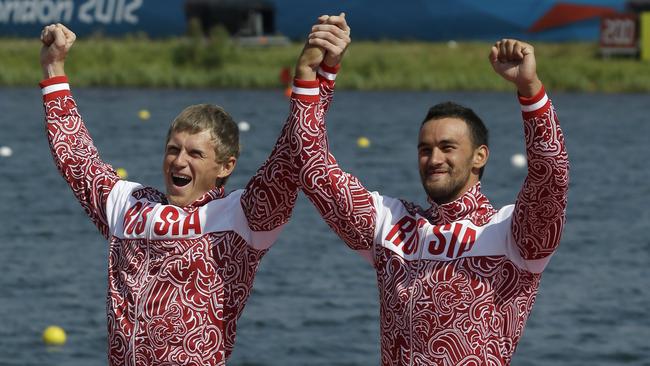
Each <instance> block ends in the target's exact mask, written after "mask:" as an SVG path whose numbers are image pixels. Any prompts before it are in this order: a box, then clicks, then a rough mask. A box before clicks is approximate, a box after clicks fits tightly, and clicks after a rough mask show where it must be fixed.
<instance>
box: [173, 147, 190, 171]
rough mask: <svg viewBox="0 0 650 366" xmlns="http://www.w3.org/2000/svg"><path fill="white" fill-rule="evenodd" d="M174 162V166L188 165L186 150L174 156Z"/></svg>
mask: <svg viewBox="0 0 650 366" xmlns="http://www.w3.org/2000/svg"><path fill="white" fill-rule="evenodd" d="M172 164H173V165H174V167H181V168H182V167H184V166H185V165H187V154H186V153H185V151H184V150H181V151H180V152H179V153H178V154H176V156H174V159H173V160H172Z"/></svg>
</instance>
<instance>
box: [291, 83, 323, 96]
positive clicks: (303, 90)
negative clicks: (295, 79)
mask: <svg viewBox="0 0 650 366" xmlns="http://www.w3.org/2000/svg"><path fill="white" fill-rule="evenodd" d="M291 90H292V91H293V92H294V93H295V94H300V95H318V93H319V90H318V88H300V87H297V86H295V85H294V86H293V87H292V88H291Z"/></svg>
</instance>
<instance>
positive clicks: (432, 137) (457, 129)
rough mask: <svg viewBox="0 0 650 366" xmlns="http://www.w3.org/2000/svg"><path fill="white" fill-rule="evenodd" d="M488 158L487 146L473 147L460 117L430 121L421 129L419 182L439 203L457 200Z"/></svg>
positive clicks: (475, 180)
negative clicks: (420, 181)
mask: <svg viewBox="0 0 650 366" xmlns="http://www.w3.org/2000/svg"><path fill="white" fill-rule="evenodd" d="M487 158H488V150H487V146H485V145H479V146H474V144H473V143H472V138H471V135H470V131H469V128H468V126H467V123H466V122H465V121H463V120H461V119H459V118H454V117H446V118H440V119H433V120H429V121H427V122H425V123H424V124H423V125H422V127H421V128H420V134H419V137H418V167H419V171H420V179H421V180H422V185H423V186H424V190H425V191H426V192H427V195H428V196H429V197H430V198H431V199H432V200H433V201H434V202H436V203H438V204H443V203H448V202H451V201H453V200H455V199H457V198H459V197H460V196H462V195H463V194H464V193H465V192H466V191H467V190H468V189H470V188H471V187H472V186H473V185H474V184H476V183H477V182H478V180H479V174H480V169H481V168H482V167H483V166H484V165H485V164H486V163H487Z"/></svg>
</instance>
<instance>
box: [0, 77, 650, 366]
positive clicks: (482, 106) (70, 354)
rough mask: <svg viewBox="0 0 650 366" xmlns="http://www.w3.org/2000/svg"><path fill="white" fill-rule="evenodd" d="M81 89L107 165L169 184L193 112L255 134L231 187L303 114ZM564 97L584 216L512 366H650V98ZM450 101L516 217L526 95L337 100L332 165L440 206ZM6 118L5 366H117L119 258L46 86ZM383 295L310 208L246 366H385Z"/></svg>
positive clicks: (5, 93) (242, 355)
mask: <svg viewBox="0 0 650 366" xmlns="http://www.w3.org/2000/svg"><path fill="white" fill-rule="evenodd" d="M73 87H74V85H73ZM73 91H74V93H75V96H76V98H77V101H78V104H79V106H80V110H81V113H82V115H83V116H84V118H85V120H86V123H87V125H88V127H89V130H90V132H91V134H92V135H93V137H94V140H95V144H96V145H97V146H98V148H99V150H100V152H101V153H102V157H103V158H104V160H106V161H108V162H110V163H111V164H113V166H114V167H116V168H117V167H123V168H125V169H126V170H127V171H128V173H129V180H132V181H138V182H142V183H145V184H149V185H153V186H156V187H163V184H162V175H161V161H162V147H163V142H164V138H165V134H166V131H167V128H168V125H169V122H170V121H171V120H172V119H173V117H174V116H175V115H176V114H177V113H178V112H179V111H180V110H182V109H183V108H184V107H185V106H187V105H189V104H196V103H203V102H209V103H216V104H220V105H222V106H224V107H225V108H226V110H228V111H229V112H230V113H231V114H232V115H233V117H235V119H236V120H238V121H242V120H245V121H248V122H249V123H250V125H251V129H250V131H248V132H245V133H243V134H242V137H241V142H242V145H243V152H242V156H241V158H240V160H239V163H238V167H237V169H236V171H235V174H234V176H233V177H232V178H231V179H230V181H229V184H228V187H227V188H228V189H229V190H234V189H236V188H241V187H243V186H244V185H245V184H246V182H247V179H248V178H250V177H251V176H252V175H253V174H254V172H255V170H256V169H257V168H258V166H259V165H260V164H261V163H262V162H263V161H264V159H265V158H266V156H267V155H268V153H269V152H270V150H271V147H272V144H273V143H274V142H275V139H276V137H277V135H278V134H279V131H280V127H281V125H282V123H283V122H284V119H285V118H286V114H287V111H288V102H287V100H286V99H285V98H284V97H283V96H282V93H281V92H280V91H227V90H201V91H171V90H134V89H128V90H112V89H75V90H73ZM550 96H551V98H552V99H553V100H554V102H555V105H556V107H557V110H558V114H559V116H560V120H561V125H562V126H563V129H564V132H565V135H566V141H567V145H568V150H569V156H570V159H571V188H570V196H569V209H568V218H567V225H566V228H565V231H564V236H563V239H562V243H561V245H560V248H559V250H558V252H557V253H556V255H555V256H554V257H553V260H552V261H551V263H550V265H549V267H548V269H547V270H546V272H545V275H544V277H543V279H542V284H541V287H540V292H539V295H538V298H537V303H536V305H535V308H534V310H533V312H532V315H531V318H530V320H529V322H528V325H527V327H526V329H525V333H524V336H523V338H522V340H521V342H520V344H519V347H518V349H517V351H516V353H515V356H514V359H513V362H512V364H513V365H516V366H534V365H572V366H573V365H574V366H583V365H650V341H649V339H650V317H649V316H650V314H649V313H650V284H649V281H648V278H650V239H649V236H648V231H649V230H648V229H649V228H650V214H649V211H648V207H649V204H650V198H649V197H650V184H649V182H650V166H649V163H648V155H650V147H649V146H648V145H649V143H650V95H588V94H567V93H552V92H551V94H550ZM445 100H454V101H457V102H460V103H463V104H466V105H468V106H470V107H472V108H474V109H475V111H476V112H477V113H478V114H479V115H480V116H482V118H483V119H484V120H485V121H486V123H487V125H488V127H489V128H490V133H491V141H490V143H491V155H490V162H489V164H488V167H487V169H486V172H485V176H484V179H483V189H484V192H485V193H486V194H487V196H488V197H490V198H491V200H492V203H493V204H494V205H495V206H496V207H501V206H503V205H505V204H508V203H510V202H513V200H514V199H515V197H516V194H517V191H518V189H519V187H520V185H521V183H522V181H523V179H524V176H525V170H521V169H517V168H515V167H513V166H512V165H511V164H510V157H511V156H512V155H513V154H516V153H523V151H524V146H523V131H522V127H521V122H520V113H519V109H518V108H519V107H518V103H517V101H516V99H515V96H514V94H513V93H433V92H343V91H342V92H338V93H337V95H336V96H335V101H334V104H333V106H332V108H331V110H330V114H329V118H328V126H329V132H330V143H331V148H332V151H333V153H334V154H335V156H336V157H337V159H338V161H339V163H340V165H341V166H342V167H343V168H344V169H346V170H347V171H349V172H351V173H353V174H355V175H357V176H358V177H360V179H361V181H362V182H363V183H364V184H365V186H366V187H367V188H369V189H371V190H377V191H379V192H381V193H382V194H384V195H388V196H393V197H401V198H405V199H408V200H412V201H416V202H420V203H422V204H424V203H425V196H424V192H423V190H422V188H421V186H420V183H419V176H418V173H417V165H416V139H417V131H418V128H419V123H420V121H421V119H422V118H423V117H424V114H425V112H426V110H427V108H428V107H429V106H430V105H432V104H435V103H437V102H441V101H445ZM0 108H1V110H2V118H0V146H9V147H11V148H12V149H13V156H11V157H8V158H3V157H0V222H1V223H2V224H1V225H0V273H1V275H0V365H21V366H22V365H62V366H63V365H66V366H73V365H79V366H81V365H84V366H88V365H105V364H106V363H107V357H106V316H105V296H106V284H107V278H106V274H107V269H106V266H107V245H106V243H105V241H104V240H103V239H102V237H101V236H100V235H99V234H98V233H97V232H96V230H95V228H94V226H92V224H91V223H90V220H88V219H87V217H86V216H85V214H84V213H83V211H82V209H81V208H80V206H79V204H78V203H77V202H76V200H75V199H74V198H73V195H72V193H71V191H70V190H69V189H68V188H67V186H66V184H65V182H64V181H63V179H62V178H61V177H60V176H59V175H58V173H57V171H56V169H55V167H54V164H53V162H52V159H51V156H50V152H49V149H48V147H47V142H46V138H45V132H44V127H43V109H42V104H41V97H40V91H39V90H38V88H27V89H0ZM140 109H148V110H149V111H150V112H151V119H150V120H148V121H141V120H139V119H138V116H137V114H138V111H139V110H140ZM359 136H366V137H367V138H368V139H370V141H371V146H370V148H367V149H360V148H358V147H357V146H356V139H357V138H358V137H359ZM377 296H378V295H377V288H376V284H375V275H374V271H373V269H372V268H371V267H370V266H369V265H368V264H367V263H366V262H365V261H363V260H362V259H361V258H360V257H359V256H357V255H356V254H355V253H353V252H352V251H350V250H349V249H347V248H346V247H345V246H344V245H343V244H342V242H341V241H340V240H339V239H338V238H337V237H336V236H335V235H334V234H333V233H332V232H331V231H330V230H329V228H328V227H327V226H326V225H325V224H324V222H323V221H322V220H321V218H320V217H319V215H318V214H317V212H316V210H315V209H314V208H313V207H312V206H311V204H309V202H308V201H307V200H306V198H305V197H304V196H301V198H300V199H299V202H298V205H297V207H296V210H295V211H294V216H293V219H292V221H291V222H290V224H289V225H288V226H287V227H286V229H285V230H284V232H283V233H282V235H281V236H280V239H279V241H278V242H277V243H276V244H275V246H274V247H273V248H272V249H271V251H270V252H269V253H268V255H267V256H266V257H265V258H264V260H263V261H262V264H261V266H260V269H259V272H258V275H257V278H256V280H255V286H254V291H253V294H252V296H251V298H250V300H249V303H248V305H247V307H246V310H245V311H244V314H243V316H242V318H241V319H240V322H239V331H238V337H237V343H236V346H235V350H234V353H233V356H232V358H231V362H230V364H232V365H248V366H253V365H260V366H262V365H295V366H299V365H300V366H302V365H377V364H379V320H378V315H379V306H378V297H377ZM50 324H57V325H60V326H61V327H63V328H64V329H65V330H66V331H67V334H68V342H67V344H66V345H65V346H64V347H62V348H48V347H46V346H45V345H44V344H43V342H42V341H41V332H42V331H43V329H44V328H45V327H46V326H48V325H50Z"/></svg>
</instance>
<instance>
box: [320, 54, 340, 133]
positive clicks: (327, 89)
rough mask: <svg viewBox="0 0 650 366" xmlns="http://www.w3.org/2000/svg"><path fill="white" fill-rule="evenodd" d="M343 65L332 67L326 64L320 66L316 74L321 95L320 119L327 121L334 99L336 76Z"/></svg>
mask: <svg viewBox="0 0 650 366" xmlns="http://www.w3.org/2000/svg"><path fill="white" fill-rule="evenodd" d="M340 68H341V65H336V66H334V67H330V66H327V65H325V64H324V63H323V64H321V65H320V67H319V68H318V71H317V73H316V77H317V78H318V85H319V94H320V104H321V112H320V113H321V115H322V117H320V119H322V120H323V121H324V120H325V115H326V114H327V111H328V110H329V108H330V105H331V104H332V98H333V97H334V84H335V80H336V75H337V73H338V72H339V69H340Z"/></svg>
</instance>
